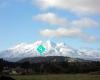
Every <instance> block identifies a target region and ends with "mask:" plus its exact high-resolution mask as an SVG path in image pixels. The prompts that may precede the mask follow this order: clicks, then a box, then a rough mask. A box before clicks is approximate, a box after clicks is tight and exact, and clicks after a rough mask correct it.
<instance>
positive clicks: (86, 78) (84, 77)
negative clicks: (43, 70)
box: [12, 74, 100, 80]
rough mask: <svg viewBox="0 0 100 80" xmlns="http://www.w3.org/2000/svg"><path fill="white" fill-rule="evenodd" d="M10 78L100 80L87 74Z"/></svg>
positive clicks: (27, 79) (26, 79)
mask: <svg viewBox="0 0 100 80" xmlns="http://www.w3.org/2000/svg"><path fill="white" fill-rule="evenodd" d="M12 77H13V78H14V79H16V80H100V75H89V74H58V75H27V76H26V75H23V76H12Z"/></svg>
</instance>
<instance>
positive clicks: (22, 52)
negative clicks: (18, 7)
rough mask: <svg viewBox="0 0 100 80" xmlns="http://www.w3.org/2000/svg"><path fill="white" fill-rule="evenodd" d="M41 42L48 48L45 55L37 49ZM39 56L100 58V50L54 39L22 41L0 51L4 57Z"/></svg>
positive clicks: (0, 56) (0, 55)
mask: <svg viewBox="0 0 100 80" xmlns="http://www.w3.org/2000/svg"><path fill="white" fill-rule="evenodd" d="M41 44H42V45H43V46H44V47H45V48H46V50H45V52H44V53H43V55H41V54H40V53H39V52H38V51H37V47H38V46H39V45H41ZM38 56H67V57H72V58H91V59H96V58H98V59H100V50H93V49H91V50H88V49H79V50H75V49H73V48H71V47H69V46H67V45H66V44H64V43H54V42H52V41H46V42H43V41H36V42H34V43H32V44H26V43H21V44H18V45H16V46H14V47H12V48H10V49H8V50H6V51H3V52H0V58H4V59H11V58H12V59H17V58H19V59H22V58H27V57H38Z"/></svg>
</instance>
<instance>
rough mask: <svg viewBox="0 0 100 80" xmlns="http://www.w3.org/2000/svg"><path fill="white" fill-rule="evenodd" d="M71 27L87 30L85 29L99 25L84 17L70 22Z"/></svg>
mask: <svg viewBox="0 0 100 80" xmlns="http://www.w3.org/2000/svg"><path fill="white" fill-rule="evenodd" d="M71 25H72V26H74V27H81V28H87V27H97V26H98V25H99V23H98V22H96V21H95V20H93V19H90V18H88V17H84V18H82V19H79V20H74V21H72V23H71Z"/></svg>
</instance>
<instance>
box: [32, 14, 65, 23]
mask: <svg viewBox="0 0 100 80" xmlns="http://www.w3.org/2000/svg"><path fill="white" fill-rule="evenodd" d="M33 19H36V20H38V21H43V22H47V23H50V24H54V25H65V24H66V23H67V20H66V19H65V18H61V17H59V16H57V15H56V14H54V13H50V12H49V13H43V14H39V15H37V16H33Z"/></svg>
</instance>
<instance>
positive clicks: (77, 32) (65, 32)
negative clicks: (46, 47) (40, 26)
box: [40, 28, 97, 42]
mask: <svg viewBox="0 0 100 80" xmlns="http://www.w3.org/2000/svg"><path fill="white" fill-rule="evenodd" d="M40 34H41V35H42V36H44V37H74V38H79V39H81V40H84V41H88V42H95V41H97V39H96V37H95V36H91V35H88V34H86V33H84V32H82V31H81V29H78V28H69V29H68V28H58V29H56V30H54V29H53V30H52V29H45V30H41V31H40Z"/></svg>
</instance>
